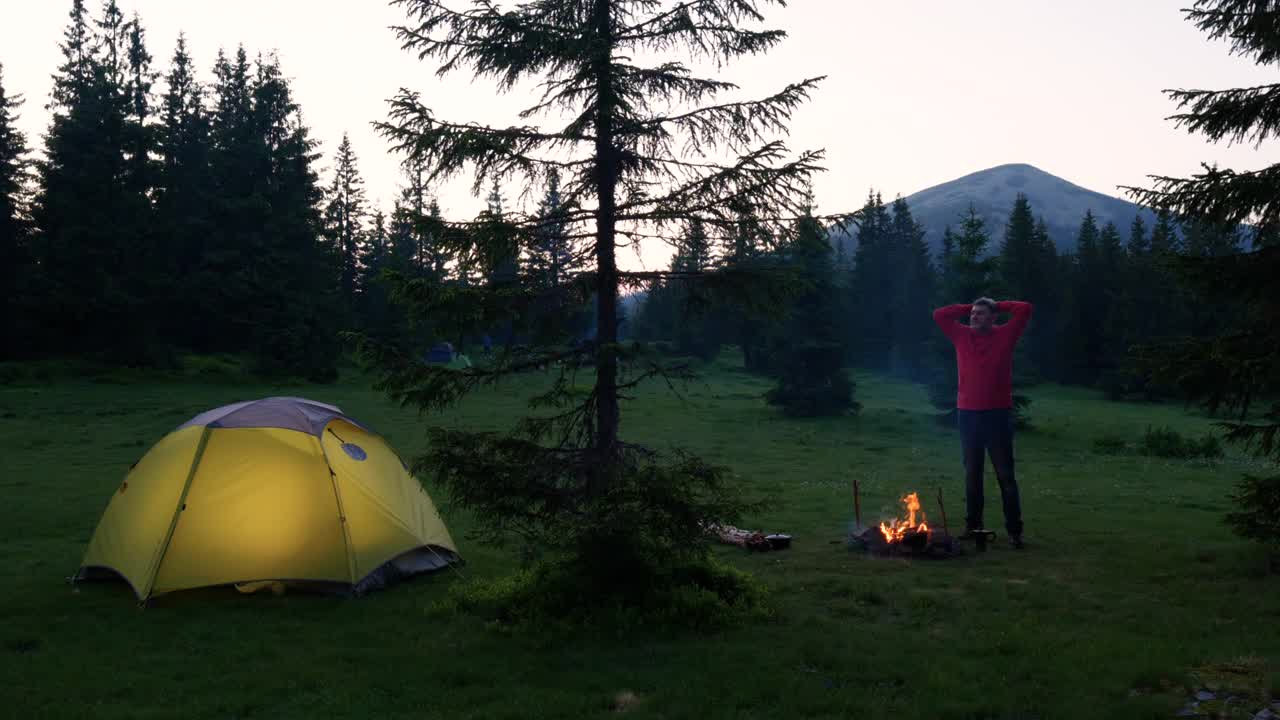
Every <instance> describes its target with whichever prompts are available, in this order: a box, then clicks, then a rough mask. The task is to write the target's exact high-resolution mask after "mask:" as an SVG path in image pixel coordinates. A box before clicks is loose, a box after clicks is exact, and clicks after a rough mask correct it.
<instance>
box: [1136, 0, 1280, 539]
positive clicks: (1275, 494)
mask: <svg viewBox="0 0 1280 720" xmlns="http://www.w3.org/2000/svg"><path fill="white" fill-rule="evenodd" d="M1187 17H1188V18H1189V19H1190V20H1191V21H1192V22H1194V23H1195V24H1196V26H1197V27H1198V28H1200V30H1202V31H1204V32H1205V33H1207V34H1208V35H1209V37H1210V38H1212V39H1215V40H1218V39H1225V40H1227V41H1229V42H1230V44H1231V51H1232V53H1234V54H1240V55H1243V56H1246V57H1252V58H1253V60H1254V61H1255V62H1256V63H1257V64H1259V65H1267V66H1271V67H1272V68H1275V66H1276V65H1277V64H1280V23H1278V22H1277V12H1276V8H1275V3H1274V2H1259V1H1258V0H1197V2H1196V3H1195V4H1194V6H1193V7H1192V9H1190V10H1188V11H1187ZM1167 93H1168V94H1169V95H1170V97H1172V98H1173V99H1175V100H1177V101H1178V103H1179V108H1180V109H1182V110H1184V112H1182V113H1180V114H1178V115H1175V116H1174V118H1173V119H1174V120H1176V121H1177V124H1178V125H1179V126H1182V127H1186V128H1187V130H1188V131H1189V132H1195V133H1202V134H1204V135H1205V136H1206V137H1208V138H1209V139H1210V140H1212V141H1214V142H1218V141H1221V140H1223V139H1226V140H1229V141H1232V142H1243V141H1249V142H1252V143H1254V144H1257V145H1261V144H1262V143H1263V142H1265V141H1267V140H1269V139H1272V138H1274V137H1275V136H1276V134H1277V132H1280V126H1277V124H1276V118H1277V117H1280V83H1272V84H1269V85H1263V86H1259V87H1242V88H1233V89H1229V90H1173V91H1167ZM1153 180H1154V187H1152V188H1129V190H1130V192H1131V194H1132V195H1133V196H1134V197H1135V198H1136V199H1137V200H1138V201H1139V202H1141V203H1143V204H1145V205H1149V206H1151V207H1154V208H1159V209H1161V210H1167V211H1169V212H1171V213H1172V214H1174V215H1175V216H1179V217H1182V218H1186V219H1188V220H1190V221H1191V222H1193V223H1199V224H1200V225H1201V226H1208V227H1213V228H1226V229H1228V230H1227V232H1226V233H1224V234H1226V235H1228V236H1230V235H1234V233H1235V229H1236V228H1237V227H1239V226H1240V225H1241V224H1242V223H1247V224H1249V225H1250V226H1251V230H1250V234H1251V238H1250V240H1251V243H1250V251H1249V252H1245V253H1230V252H1213V251H1212V249H1211V246H1212V245H1213V243H1206V244H1205V245H1206V247H1205V248H1204V249H1202V250H1201V251H1199V252H1195V253H1188V255H1187V256H1185V257H1183V258H1182V259H1181V260H1180V262H1179V263H1178V265H1179V268H1180V270H1181V273H1182V276H1183V278H1184V279H1185V280H1186V281H1187V282H1188V284H1189V286H1190V287H1192V288H1194V289H1195V290H1196V291H1198V294H1199V297H1200V298H1201V299H1202V300H1209V301H1211V302H1216V301H1221V300H1227V301H1229V302H1231V303H1233V304H1235V305H1237V306H1238V307H1239V309H1237V310H1234V311H1233V312H1230V313H1220V314H1219V315H1218V317H1217V318H1216V320H1217V321H1218V323H1219V332H1218V333H1217V334H1215V335H1214V336H1212V337H1207V338H1194V337H1190V338H1184V339H1182V340H1178V341H1173V342H1168V343H1162V344H1156V345H1152V346H1149V347H1146V348H1143V349H1142V350H1141V351H1140V357H1141V359H1142V360H1143V361H1144V362H1145V365H1146V366H1147V368H1149V370H1150V371H1151V372H1152V373H1153V374H1155V375H1156V376H1157V377H1162V378H1164V379H1166V380H1168V381H1170V382H1174V383H1176V385H1177V386H1178V387H1179V389H1180V390H1182V391H1183V392H1184V393H1185V394H1186V396H1187V397H1188V398H1189V399H1193V400H1197V401H1200V402H1203V403H1204V404H1205V405H1206V406H1207V407H1208V408H1209V409H1210V410H1211V411H1217V410H1227V411H1233V412H1234V413H1236V414H1237V418H1238V419H1237V420H1236V421H1234V422H1225V423H1223V426H1224V428H1225V429H1226V431H1227V438H1228V440H1230V441H1233V442H1238V443H1240V444H1242V445H1244V446H1245V447H1246V448H1248V449H1250V450H1252V451H1253V452H1255V453H1256V454H1257V455H1259V456H1261V457H1263V458H1267V459H1269V460H1270V461H1271V462H1272V463H1275V464H1280V401H1277V400H1276V398H1277V397H1278V396H1280V353H1278V352H1277V351H1276V348H1280V292H1276V278H1277V277H1280V241H1278V239H1277V238H1280V164H1273V165H1270V166H1267V167H1264V168H1260V169H1257V170H1248V171H1239V172H1237V171H1235V170H1231V169H1219V168H1217V167H1208V166H1206V168H1205V172H1203V173H1201V174H1198V175H1194V176H1192V177H1190V178H1177V177H1163V176H1156V177H1154V178H1153ZM1229 243H1230V240H1229V239H1228V241H1227V243H1223V244H1229ZM1251 413H1252V414H1251ZM1273 468H1274V466H1273ZM1235 499H1236V502H1237V504H1238V506H1239V507H1238V509H1237V510H1236V511H1235V512H1233V513H1231V514H1230V515H1229V516H1228V521H1229V522H1230V523H1231V524H1232V526H1233V527H1234V529H1235V530H1236V531H1237V532H1238V533H1240V534H1241V535H1243V536H1245V537H1249V538H1253V539H1255V540H1259V541H1262V542H1266V543H1269V544H1270V545H1271V547H1273V548H1275V549H1280V473H1276V474H1274V475H1271V476H1269V477H1256V476H1248V477H1245V478H1244V480H1243V481H1242V482H1241V483H1240V484H1239V486H1238V488H1237V492H1236V496H1235Z"/></svg>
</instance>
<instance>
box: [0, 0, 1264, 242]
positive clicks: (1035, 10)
mask: <svg viewBox="0 0 1280 720" xmlns="http://www.w3.org/2000/svg"><path fill="white" fill-rule="evenodd" d="M1189 4H1190V2H1189V0H1124V2H1116V1H1115V0H1073V1H1072V2H1061V1H1060V0H981V1H978V0H967V1H963V2H957V1H954V0H946V1H944V0H894V2H862V1H860V0H850V1H848V2H803V1H799V2H794V3H792V4H791V5H790V6H789V7H787V8H782V9H778V8H773V9H772V10H770V11H768V13H769V20H770V22H769V25H771V26H775V27H781V28H783V29H785V30H787V31H788V32H789V33H790V37H789V38H788V39H787V40H786V41H785V42H784V43H783V44H782V45H781V46H780V47H778V48H777V49H776V50H775V51H774V52H772V53H771V54H769V55H768V56H765V57H761V58H753V59H750V60H747V61H744V62H742V63H740V64H739V65H738V66H736V67H734V68H730V69H729V71H728V72H727V73H726V74H725V77H726V78H727V79H729V80H733V81H735V82H738V83H739V84H740V85H742V96H743V97H747V96H757V95H761V94H763V93H766V92H771V91H773V90H776V89H778V88H780V87H782V86H783V85H784V84H785V83H787V82H789V81H793V80H798V79H801V78H803V77H809V76H816V75H827V76H828V78H827V80H826V81H825V82H824V83H822V85H821V86H820V88H819V91H818V93H817V94H816V95H815V97H814V98H813V100H812V101H811V102H810V103H809V104H808V105H807V106H805V107H804V108H802V109H801V110H800V111H799V112H798V113H797V115H796V117H795V120H794V122H793V124H792V137H791V144H792V146H793V148H794V149H803V148H825V149H826V150H827V154H828V155H827V160H826V162H825V165H826V167H827V168H828V171H827V172H826V173H824V174H823V175H821V176H820V177H819V178H818V179H817V181H816V184H815V191H816V195H817V200H818V203H819V209H820V210H822V211H824V212H834V211H839V210H846V209H853V208H855V207H857V206H858V205H860V204H861V203H862V201H863V199H864V198H865V197H866V194H867V192H868V190H869V189H871V188H873V187H874V188H876V189H878V190H880V191H882V192H883V193H884V195H885V196H886V199H888V198H892V197H893V196H894V195H896V194H899V193H901V194H903V195H907V194H910V193H912V192H915V191H917V190H921V189H924V188H926V187H929V186H932V185H936V184H939V183H942V182H946V181H948V180H951V179H954V178H956V177H959V176H961V175H965V174H967V173H970V172H974V171H977V170H981V169H984V168H987V167H991V166H994V165H999V164H1003V163H1011V162H1025V163H1030V164H1032V165H1035V166H1037V167H1039V168H1041V169H1042V170H1045V171H1047V172H1050V173H1053V174H1055V175H1059V176H1061V177H1063V178H1066V179H1067V180H1070V181H1072V182H1074V183H1077V184H1079V185H1083V186H1084V187H1087V188H1090V189H1093V190H1097V191H1100V192H1104V193H1107V194H1111V195H1120V194H1121V192H1120V191H1119V190H1118V189H1117V187H1116V186H1118V185H1136V184H1143V183H1144V182H1145V179H1144V176H1145V175H1147V174H1157V173H1158V174H1184V175H1185V174H1188V173H1192V172H1195V171H1196V170H1197V169H1198V168H1199V163H1200V162H1202V161H1207V162H1215V161H1216V162H1218V163H1220V164H1221V165H1223V166H1230V167H1235V168H1237V169H1252V168H1258V167H1262V166H1265V165H1267V164H1270V163H1274V162H1277V161H1280V149H1277V148H1276V147H1275V146H1271V147H1269V148H1268V147H1264V148H1262V149H1261V150H1259V149H1255V148H1253V147H1251V146H1236V147H1227V146H1226V145H1220V146H1215V145H1210V144H1207V143H1206V142H1205V141H1204V139H1203V138H1201V137H1199V136H1191V135H1188V134H1187V133H1186V132H1185V131H1182V130H1177V129H1175V128H1174V126H1173V123H1172V122H1169V121H1166V120H1164V118H1165V117H1166V116H1168V115H1170V114H1172V113H1173V112H1174V106H1173V105H1172V103H1170V102H1169V100H1168V99H1167V98H1166V97H1165V96H1164V95H1163V94H1162V93H1161V89H1163V88H1170V87H1186V88H1190V87H1208V88H1221V87H1229V86H1242V85H1251V84H1261V83H1266V82H1274V81H1275V80H1276V78H1275V76H1274V71H1268V70H1264V69H1260V68H1257V67H1255V66H1253V65H1252V64H1251V63H1250V62H1249V61H1248V60H1247V59H1244V58H1240V57H1233V56H1231V55H1229V54H1228V47H1227V45H1226V43H1224V42H1210V41H1209V40H1208V39H1207V38H1206V37H1205V36H1204V35H1203V34H1202V33H1201V32H1200V31H1198V30H1197V29H1196V28H1195V27H1194V26H1193V25H1192V24H1191V23H1189V22H1187V21H1186V20H1185V18H1184V16H1183V14H1182V13H1181V12H1180V11H1179V9H1180V8H1182V7H1185V6H1187V5H1189ZM120 5H121V7H122V8H123V9H124V11H125V13H126V15H131V14H132V13H133V12H134V11H135V10H136V11H137V12H138V13H139V14H140V15H141V17H142V21H143V24H144V26H145V28H146V31H147V41H148V45H149V49H150V51H151V54H152V55H153V56H154V57H155V59H156V62H155V66H156V69H157V70H158V71H160V72H164V71H165V70H166V69H167V68H168V65H169V60H170V57H171V56H172V53H173V47H174V41H175V39H176V37H177V35H178V32H179V31H180V30H181V31H185V32H186V34H187V37H188V42H189V45H190V48H191V50H192V52H193V54H194V55H195V57H196V60H197V63H198V65H199V67H200V68H201V70H202V75H201V80H203V81H205V82H209V81H211V80H212V72H211V68H212V65H213V61H214V57H215V55H216V53H217V50H218V48H219V47H225V48H228V49H229V50H233V49H234V47H235V46H236V45H237V44H238V43H243V44H244V45H245V47H246V49H247V50H248V51H249V52H250V54H251V55H253V54H255V53H257V52H258V51H269V50H276V51H277V52H278V54H279V56H280V59H281V64H282V66H283V69H284V72H285V74H286V75H288V76H289V77H291V78H292V79H293V86H294V91H295V94H296V99H297V100H298V102H299V103H300V104H301V106H302V109H303V112H304V114H305V121H306V123H307V124H308V125H309V126H310V127H311V129H312V134H313V137H314V138H315V139H317V140H319V141H321V142H322V143H323V145H322V151H323V152H324V153H325V156H324V159H323V162H322V178H323V179H324V181H325V182H326V183H327V181H328V178H329V165H330V162H329V161H330V157H331V152H332V150H333V149H334V148H335V147H336V146H337V144H338V142H339V140H340V139H341V136H342V133H343V132H344V131H348V132H350V134H351V139H352V143H353V145H354V147H355V149H356V152H357V154H358V156H359V159H360V169H361V171H362V173H363V175H364V176H365V179H366V183H367V186H368V191H369V196H370V200H371V201H373V202H374V203H375V204H378V205H380V206H381V207H382V208H384V209H387V210H389V209H390V207H391V203H392V198H393V197H394V194H395V188H396V185H397V184H398V182H399V177H398V170H397V163H398V160H397V158H396V157H395V156H393V155H391V154H390V153H389V152H388V147H387V144H386V143H385V142H384V141H383V140H382V138H381V137H379V136H378V135H377V134H376V133H375V132H374V130H373V129H372V128H371V127H370V123H371V122H372V121H375V120H380V119H384V118H385V117H386V107H387V106H386V100H387V99H388V98H390V97H392V96H393V95H394V94H395V93H396V92H397V90H398V89H399V88H400V87H402V86H403V87H410V88H413V89H417V90H420V91H422V93H423V95H424V97H425V99H426V103H427V105H428V106H429V107H432V108H433V109H434V110H435V111H436V112H437V114H438V115H439V116H440V117H442V118H446V119H459V120H474V121H478V122H482V123H490V124H508V123H510V122H513V121H514V111H515V110H516V109H517V108H519V107H522V106H523V105H524V104H526V102H527V101H528V100H529V96H528V95H527V94H523V95H519V96H507V97H497V96H495V92H494V89H493V87H492V85H490V84H488V83H478V84H475V85H472V84H471V82H470V78H469V76H466V75H455V76H453V77H452V78H450V79H448V80H446V81H441V80H439V79H437V78H436V77H435V75H434V67H433V66H432V65H431V64H429V63H428V62H420V61H418V60H417V59H415V58H413V57H411V56H409V55H408V54H407V53H404V52H402V51H401V50H400V48H399V45H398V43H397V41H396V39H395V37H394V35H393V33H392V31H391V30H390V29H389V28H388V26H390V25H393V24H397V23H400V22H403V20H404V19H405V16H404V13H403V11H402V10H401V8H399V7H395V6H390V5H388V4H387V3H385V2H382V1H381V0H360V1H359V2H354V1H346V2H340V1H337V0H309V1H303V0H218V1H217V2H210V1H206V0H182V1H181V2H179V1H176V0H120ZM70 6H71V3H70V0H40V1H39V2H30V1H29V0H0V7H3V12H2V13H0V17H2V18H3V22H0V62H3V63H4V80H5V84H6V87H7V89H8V90H9V92H11V93H21V94H23V95H25V98H26V104H25V105H24V106H23V108H22V109H21V111H20V112H21V122H20V127H21V128H22V129H23V130H24V131H25V132H26V133H27V137H28V142H29V144H31V145H33V146H35V147H36V148H39V146H40V145H41V144H42V140H41V136H42V134H43V132H44V130H45V129H46V127H47V125H48V114H47V112H46V111H45V110H44V105H45V103H46V102H47V100H48V95H49V91H50V88H51V85H52V82H51V75H52V73H53V72H54V70H55V69H56V67H57V65H58V64H59V62H60V56H59V50H58V44H59V42H60V41H61V37H62V31H63V28H64V27H65V25H66V22H67V12H68V10H69V8H70ZM89 6H90V9H91V11H92V12H93V14H95V15H96V14H97V13H98V11H99V7H100V3H99V2H98V1H97V0H90V2H89ZM458 6H462V3H458ZM157 89H158V90H159V89H161V88H157ZM438 194H439V198H440V202H441V205H442V207H443V209H444V212H445V214H446V216H447V217H450V218H457V219H463V218H470V217H472V216H473V215H474V214H475V213H476V212H477V211H478V210H479V208H480V207H481V206H482V201H481V200H480V199H477V198H473V197H471V196H470V191H469V183H466V182H460V183H457V184H456V185H451V186H448V187H442V188H439V190H438ZM507 194H508V196H511V195H513V194H514V192H513V191H508V192H507ZM645 255H646V260H647V261H648V262H649V264H652V263H654V262H661V258H662V257H663V256H664V255H665V254H664V253H662V252H660V251H657V250H655V251H654V252H653V253H652V254H651V253H649V252H646V253H645Z"/></svg>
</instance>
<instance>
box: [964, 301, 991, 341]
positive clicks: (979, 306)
mask: <svg viewBox="0 0 1280 720" xmlns="http://www.w3.org/2000/svg"><path fill="white" fill-rule="evenodd" d="M995 324H996V301H995V300H992V299H991V298H985V297H981V298H978V299H977V300H974V301H973V309H972V310H970V311H969V327H972V328H973V329H974V330H980V331H983V332H985V331H987V330H990V329H991V328H992V326H994V325H995Z"/></svg>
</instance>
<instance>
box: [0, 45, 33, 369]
mask: <svg viewBox="0 0 1280 720" xmlns="http://www.w3.org/2000/svg"><path fill="white" fill-rule="evenodd" d="M20 107H22V96H21V95H10V94H8V92H7V91H6V90H5V86H4V65H3V64H0V283H2V284H3V286H4V287H5V288H7V290H6V292H5V293H4V297H3V299H0V314H2V315H3V317H6V318H10V319H11V322H12V323H13V326H12V330H11V332H10V338H13V339H20V338H30V337H31V335H30V333H31V332H32V331H33V330H34V328H33V327H31V324H30V321H29V317H30V315H29V312H28V310H29V308H26V307H23V306H24V304H25V303H24V301H23V300H24V298H27V297H29V295H30V287H31V283H30V276H31V274H32V273H33V272H34V270H35V268H34V267H33V265H32V263H31V248H30V246H29V244H28V243H29V241H30V237H29V232H30V218H29V217H28V212H29V209H28V198H27V192H28V187H27V183H28V177H27V175H28V169H29V163H30V160H29V159H28V158H27V141H26V137H25V136H24V135H23V133H22V131H21V130H19V129H18V127H17V124H18V108H20ZM4 347H5V349H4V350H3V351H0V357H10V356H13V355H18V354H20V353H27V352H30V351H31V350H32V348H30V347H22V343H21V342H18V341H11V342H7V343H5V346H4Z"/></svg>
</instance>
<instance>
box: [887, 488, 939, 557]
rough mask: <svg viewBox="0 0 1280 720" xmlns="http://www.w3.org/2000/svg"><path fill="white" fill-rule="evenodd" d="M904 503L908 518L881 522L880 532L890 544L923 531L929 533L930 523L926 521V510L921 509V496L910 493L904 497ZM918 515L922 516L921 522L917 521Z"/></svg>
mask: <svg viewBox="0 0 1280 720" xmlns="http://www.w3.org/2000/svg"><path fill="white" fill-rule="evenodd" d="M902 505H903V507H905V508H906V510H907V517H906V519H905V520H904V519H901V518H899V519H897V520H894V521H893V522H892V523H889V524H886V523H883V522H882V523H880V534H882V535H884V541H885V542H887V543H889V544H890V545H892V544H894V543H900V542H903V541H904V540H906V539H907V538H908V537H914V536H916V535H919V534H921V533H924V534H926V535H927V534H928V533H929V525H928V524H927V523H925V518H924V511H923V510H921V509H920V496H919V495H917V494H915V493H910V494H909V495H907V496H906V497H904V498H902ZM916 515H919V516H920V522H916Z"/></svg>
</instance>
